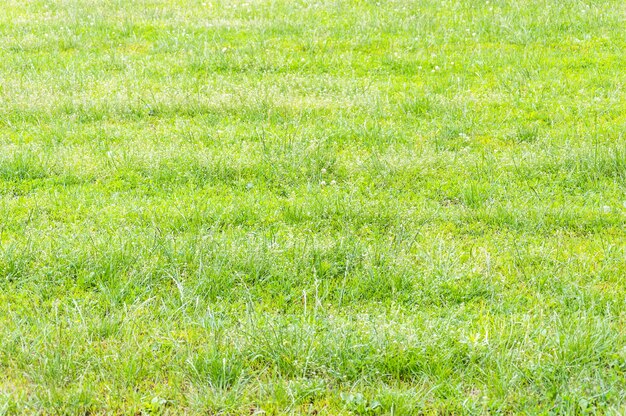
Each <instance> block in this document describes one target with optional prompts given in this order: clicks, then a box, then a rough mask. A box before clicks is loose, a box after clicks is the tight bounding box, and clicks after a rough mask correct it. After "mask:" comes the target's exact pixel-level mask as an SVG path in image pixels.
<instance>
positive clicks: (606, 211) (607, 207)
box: [602, 205, 611, 214]
mask: <svg viewBox="0 0 626 416" xmlns="http://www.w3.org/2000/svg"><path fill="white" fill-rule="evenodd" d="M602 211H604V213H605V214H608V213H609V212H611V207H610V206H608V205H605V206H603V207H602Z"/></svg>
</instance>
